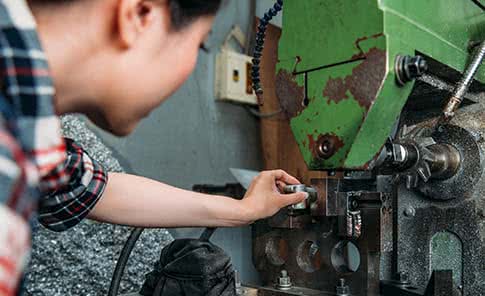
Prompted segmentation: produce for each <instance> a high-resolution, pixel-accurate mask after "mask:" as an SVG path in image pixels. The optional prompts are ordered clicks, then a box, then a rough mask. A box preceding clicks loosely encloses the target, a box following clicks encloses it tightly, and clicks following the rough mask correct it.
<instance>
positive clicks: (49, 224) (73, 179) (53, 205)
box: [39, 139, 108, 231]
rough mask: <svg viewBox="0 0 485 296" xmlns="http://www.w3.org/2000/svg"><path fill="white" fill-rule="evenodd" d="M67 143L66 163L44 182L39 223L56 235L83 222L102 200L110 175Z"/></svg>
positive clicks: (68, 140) (81, 151) (73, 144)
mask: <svg viewBox="0 0 485 296" xmlns="http://www.w3.org/2000/svg"><path fill="white" fill-rule="evenodd" d="M65 140H66V151H67V159H66V161H65V163H64V164H63V165H61V166H59V167H58V168H56V169H55V170H53V171H52V172H51V173H50V174H48V175H47V176H45V177H44V178H43V179H42V180H41V184H40V188H41V191H42V193H43V194H42V197H41V198H40V200H39V221H40V223H41V224H42V225H44V226H45V227H46V228H48V229H50V230H53V231H64V230H67V229H69V228H71V227H73V226H75V225H77V224H78V223H79V222H81V221H82V220H83V219H84V218H86V216H87V215H88V214H89V212H90V211H91V210H92V209H93V208H94V206H95V205H96V203H97V202H98V201H99V199H100V198H101V196H102V194H103V192H104V189H105V187H106V183H107V181H108V175H107V172H106V171H105V170H104V169H103V167H102V166H101V165H100V164H99V163H97V162H96V161H95V160H93V159H92V158H91V157H90V156H89V155H88V154H87V153H86V152H85V151H84V150H83V149H82V148H81V147H80V146H79V145H77V144H76V143H75V142H74V141H73V140H71V139H65Z"/></svg>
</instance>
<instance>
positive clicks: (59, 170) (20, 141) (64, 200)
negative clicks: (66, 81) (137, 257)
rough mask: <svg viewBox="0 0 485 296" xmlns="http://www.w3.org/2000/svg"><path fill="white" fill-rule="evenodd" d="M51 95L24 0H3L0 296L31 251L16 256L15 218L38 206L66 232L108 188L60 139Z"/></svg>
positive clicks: (49, 223)
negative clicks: (14, 245)
mask: <svg viewBox="0 0 485 296" xmlns="http://www.w3.org/2000/svg"><path fill="white" fill-rule="evenodd" d="M54 95H55V91H54V87H53V83H52V79H51V77H50V75H49V68H48V64H47V59H46V57H45V54H44V52H43V50H42V48H41V45H40V41H39V38H38V36H37V32H36V26H35V21H34V18H33V16H32V14H31V12H30V10H29V8H28V6H27V4H26V2H25V0H0V222H1V223H2V226H1V227H0V295H13V293H14V292H13V288H12V287H14V285H13V284H12V274H14V273H12V272H9V271H12V270H13V267H12V265H15V266H17V267H18V266H19V265H22V264H21V263H20V262H21V261H24V259H22V258H25V257H26V254H27V253H28V246H27V247H26V250H23V251H18V252H13V253H15V254H17V256H18V257H17V258H15V255H12V253H10V254H9V252H8V251H9V250H11V248H6V247H5V246H8V245H9V244H10V243H11V242H10V241H9V239H8V238H9V237H11V236H12V235H13V234H15V233H16V231H18V230H20V227H19V222H18V221H15V223H13V220H14V219H16V220H19V219H18V218H19V217H22V218H23V219H24V224H25V225H24V226H26V225H27V223H28V221H29V220H30V219H31V218H32V217H34V216H36V215H35V213H36V212H37V211H38V213H39V215H38V218H39V221H40V222H41V223H42V224H43V225H44V226H46V227H47V228H49V229H52V230H54V231H62V230H66V229H68V228H70V227H73V226H74V225H76V224H77V223H79V222H80V221H81V220H82V219H83V218H85V217H86V216H87V215H88V213H89V212H90V210H91V209H92V208H93V207H94V206H95V204H96V202H97V201H98V200H99V198H100V197H101V195H102V193H103V191H104V188H105V186H106V182H107V174H106V173H105V171H104V170H103V168H102V167H101V166H100V165H99V164H98V163H96V162H95V161H94V160H92V159H91V158H90V157H89V155H87V154H86V153H85V152H84V151H83V149H82V148H81V147H79V146H78V145H76V144H75V143H74V142H73V141H72V140H68V139H63V138H62V135H61V128H60V120H59V118H58V117H57V116H56V115H55V113H54V106H53V98H54ZM12 217H14V218H12ZM15 217H16V218H15ZM20 221H21V219H20ZM15 225H17V226H15ZM7 263H8V264H7ZM9 275H10V279H9ZM13 280H14V281H15V280H17V279H13Z"/></svg>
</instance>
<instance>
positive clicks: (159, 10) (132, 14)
mask: <svg viewBox="0 0 485 296" xmlns="http://www.w3.org/2000/svg"><path fill="white" fill-rule="evenodd" d="M117 2H118V4H117V7H116V16H115V22H116V24H115V28H116V30H115V33H116V35H117V36H116V37H117V39H118V41H119V42H120V44H121V46H122V47H124V48H129V47H132V46H133V45H134V44H135V42H136V41H137V40H138V39H139V38H140V37H141V35H142V34H143V33H146V32H147V31H149V30H150V27H151V26H153V25H158V26H162V27H163V29H166V30H167V31H168V30H169V29H170V9H169V5H168V3H167V1H166V0H156V1H153V0H151V1H150V0H118V1H117ZM158 18H161V20H159V19H158ZM160 29H162V28H160ZM159 38H161V36H159Z"/></svg>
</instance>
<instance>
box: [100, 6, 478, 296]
mask: <svg viewBox="0 0 485 296" xmlns="http://www.w3.org/2000/svg"><path fill="white" fill-rule="evenodd" d="M281 10H283V28H282V35H281V38H280V40H279V47H278V63H277V65H276V72H275V73H276V74H275V75H274V77H271V79H272V82H274V84H275V87H274V89H271V91H274V92H275V93H276V97H277V100H278V105H279V106H280V109H281V111H280V112H276V113H273V115H274V114H278V113H281V114H282V115H281V114H280V115H281V116H283V118H284V120H285V121H287V122H288V123H289V125H290V126H291V131H289V132H288V133H291V134H292V136H293V137H294V139H295V141H296V143H297V144H298V147H299V153H301V155H302V159H303V161H304V162H305V163H306V166H307V167H308V169H309V170H312V171H319V173H320V174H319V176H320V177H316V178H313V179H312V180H311V181H310V182H309V184H305V185H303V184H302V185H298V186H288V187H286V188H285V191H286V192H287V193H290V192H296V191H306V192H308V193H309V198H308V199H307V200H306V201H305V202H303V203H301V204H298V205H294V206H291V207H289V208H288V209H285V210H283V211H281V212H280V213H279V214H277V215H276V216H275V217H273V218H270V219H268V220H265V221H259V222H257V223H255V224H254V225H253V235H252V236H253V249H252V253H253V263H254V265H255V267H256V269H257V270H258V272H259V275H260V278H261V283H262V284H261V285H259V286H253V287H238V292H239V293H240V294H241V295H260V296H269V295H282V296H283V295H312V296H317V295H318V296H324V295H340V296H350V295H354V296H378V295H384V296H399V295H406V296H418V295H419V296H425V295H427V296H444V295H446V296H478V295H485V180H484V178H485V176H484V174H483V171H484V169H485V67H483V68H482V69H480V65H481V63H482V61H483V58H484V56H485V6H484V5H483V4H482V3H481V2H480V0H285V1H284V5H283V0H278V1H276V3H275V5H274V7H273V8H271V10H269V11H268V13H267V14H265V16H264V18H262V19H261V21H260V22H259V27H258V32H257V38H256V47H255V50H254V60H253V68H252V70H253V72H252V83H253V87H254V90H255V92H256V95H257V96H258V99H259V101H260V103H262V104H264V101H265V98H266V91H269V90H266V89H265V81H264V79H262V77H261V73H260V72H261V71H262V65H263V61H264V50H263V49H264V47H265V38H266V37H267V34H266V29H267V27H268V26H269V21H270V19H271V18H272V17H273V16H275V15H276V14H277V13H279V12H280V11H281ZM263 70H264V69H263ZM266 82H267V81H266ZM280 157H283V158H284V157H289V155H281V156H280ZM239 195H241V196H242V194H239ZM208 231H211V230H208ZM140 233H141V230H135V231H134V233H133V234H132V236H131V237H130V239H129V241H128V243H127V245H126V246H125V249H124V250H123V252H122V256H121V260H120V262H119V264H118V265H119V266H117V268H116V272H115V276H114V280H113V283H112V288H111V289H110V293H109V295H117V291H118V288H119V280H120V278H121V274H122V273H123V267H124V265H125V264H126V262H127V258H128V256H129V253H130V251H131V249H132V248H133V245H134V242H136V239H137V238H138V236H139V235H140Z"/></svg>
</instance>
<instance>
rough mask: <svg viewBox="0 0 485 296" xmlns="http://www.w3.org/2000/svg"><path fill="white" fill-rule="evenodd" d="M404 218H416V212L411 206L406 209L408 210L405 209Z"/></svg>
mask: <svg viewBox="0 0 485 296" xmlns="http://www.w3.org/2000/svg"><path fill="white" fill-rule="evenodd" d="M404 216H406V217H408V218H412V217H414V216H416V210H415V209H414V208H413V207H411V206H409V207H406V209H404Z"/></svg>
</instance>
